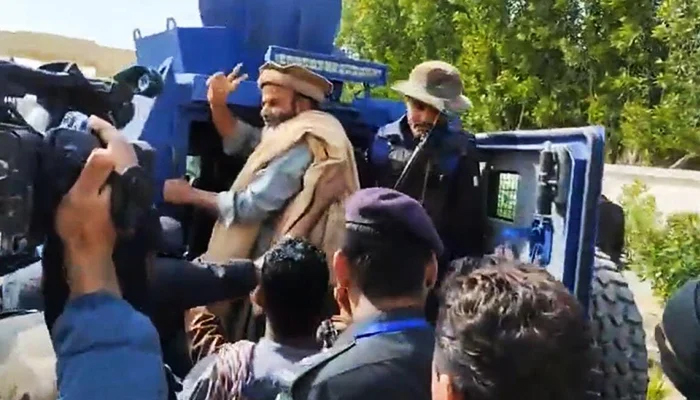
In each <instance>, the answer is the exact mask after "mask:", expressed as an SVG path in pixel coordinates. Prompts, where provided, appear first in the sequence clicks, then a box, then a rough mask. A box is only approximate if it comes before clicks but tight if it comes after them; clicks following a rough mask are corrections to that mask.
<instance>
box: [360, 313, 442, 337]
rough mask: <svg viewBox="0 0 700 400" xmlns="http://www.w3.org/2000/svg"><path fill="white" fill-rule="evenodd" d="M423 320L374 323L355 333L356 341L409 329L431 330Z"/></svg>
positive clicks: (412, 319)
mask: <svg viewBox="0 0 700 400" xmlns="http://www.w3.org/2000/svg"><path fill="white" fill-rule="evenodd" d="M430 328H431V326H430V324H429V323H428V321H426V320H425V319H423V318H411V319H400V320H396V321H386V322H374V323H371V324H369V325H367V326H365V327H364V328H362V329H360V330H359V331H357V332H355V339H356V340H357V339H362V338H366V337H370V336H374V335H381V334H383V333H393V332H401V331H406V330H409V329H430Z"/></svg>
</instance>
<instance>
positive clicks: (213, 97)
mask: <svg viewBox="0 0 700 400" xmlns="http://www.w3.org/2000/svg"><path fill="white" fill-rule="evenodd" d="M242 66H243V64H240V63H239V64H237V65H236V66H235V67H234V68H233V70H232V71H231V73H230V74H228V76H225V75H224V73H223V72H217V73H215V74H214V75H212V76H210V77H209V79H207V87H208V90H207V100H208V101H209V104H211V105H216V106H221V105H226V98H227V97H228V95H229V94H231V93H233V92H235V91H236V89H238V86H239V85H240V84H241V82H243V81H244V80H246V79H248V74H242V75H239V74H240V72H241V67H242Z"/></svg>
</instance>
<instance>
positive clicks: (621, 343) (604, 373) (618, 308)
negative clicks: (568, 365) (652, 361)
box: [588, 253, 649, 400]
mask: <svg viewBox="0 0 700 400" xmlns="http://www.w3.org/2000/svg"><path fill="white" fill-rule="evenodd" d="M588 312H589V317H590V320H591V328H592V336H593V340H594V341H595V345H596V348H597V350H598V352H599V355H600V359H599V361H598V365H597V367H596V369H595V371H594V372H595V381H596V386H597V388H598V390H596V391H597V392H599V393H600V394H599V396H597V397H598V398H599V399H602V400H613V399H615V400H645V399H646V393H647V386H648V382H649V375H648V366H649V365H648V360H647V349H646V341H645V340H646V334H645V333H644V327H643V326H642V315H641V314H640V312H639V309H638V308H637V305H636V304H635V302H634V296H633V294H632V291H631V290H630V289H629V287H628V285H627V282H626V281H625V278H624V277H623V276H622V274H621V273H620V270H619V268H618V267H617V265H615V263H613V262H612V261H611V260H610V258H609V257H608V256H607V255H605V254H602V253H597V254H596V259H595V263H594V267H593V278H592V283H591V292H590V304H589V309H588Z"/></svg>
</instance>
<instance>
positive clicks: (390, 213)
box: [345, 188, 444, 256]
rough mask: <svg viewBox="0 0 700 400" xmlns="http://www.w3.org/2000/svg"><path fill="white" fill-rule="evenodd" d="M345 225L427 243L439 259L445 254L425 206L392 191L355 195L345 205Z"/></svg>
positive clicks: (375, 189)
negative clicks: (407, 237) (408, 237)
mask: <svg viewBox="0 0 700 400" xmlns="http://www.w3.org/2000/svg"><path fill="white" fill-rule="evenodd" d="M345 224H346V226H347V228H348V229H356V228H361V227H366V228H370V229H372V230H374V231H376V232H379V233H380V234H381V235H384V236H386V237H387V238H391V237H397V238H398V237H401V236H410V237H413V238H415V239H418V240H420V241H422V242H424V243H426V244H427V245H428V246H429V247H430V249H431V250H432V251H433V252H435V254H436V255H438V256H439V255H441V254H442V252H443V251H444V246H443V244H442V240H441V239H440V235H438V233H437V229H435V225H434V224H433V221H432V220H431V219H430V216H428V213H427V212H426V211H425V209H424V208H423V206H422V205H421V204H420V203H419V202H417V201H416V200H414V199H413V198H411V197H410V196H407V195H405V194H403V193H401V192H398V191H396V190H393V189H388V188H368V189H362V190H359V191H357V192H355V193H354V194H353V195H352V196H350V198H349V199H348V200H347V202H346V203H345ZM397 251H400V250H399V249H397Z"/></svg>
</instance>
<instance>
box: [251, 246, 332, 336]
mask: <svg viewBox="0 0 700 400" xmlns="http://www.w3.org/2000/svg"><path fill="white" fill-rule="evenodd" d="M261 275H262V276H261V282H260V286H261V287H262V290H263V293H264V294H265V313H266V315H267V318H269V320H270V323H271V324H272V328H273V329H274V331H275V333H277V334H279V335H282V336H286V337H299V336H305V335H313V334H314V333H315V332H316V327H317V326H318V324H319V323H320V322H321V320H322V319H323V316H322V315H321V314H322V310H323V308H324V306H325V301H326V299H327V296H328V291H329V286H328V281H329V272H328V262H327V261H326V255H325V253H324V252H323V251H321V250H320V249H319V248H318V247H316V246H314V245H313V244H311V243H309V242H308V241H306V240H304V239H299V238H285V239H283V240H282V241H281V242H279V243H278V244H276V245H275V246H274V247H273V248H272V249H270V251H268V252H267V253H266V254H265V257H264V258H263V267H262V274H261Z"/></svg>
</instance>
